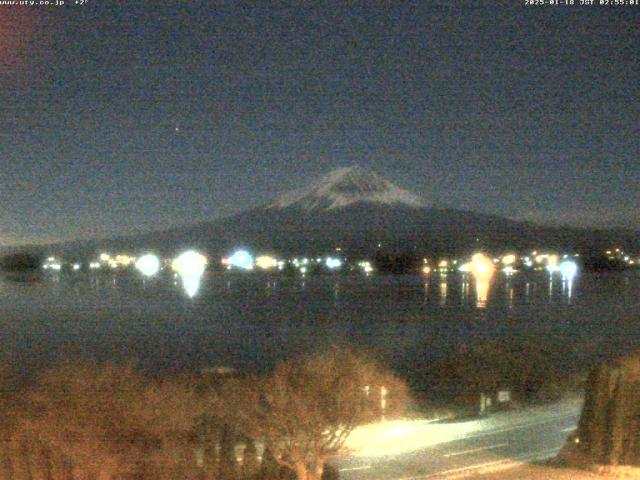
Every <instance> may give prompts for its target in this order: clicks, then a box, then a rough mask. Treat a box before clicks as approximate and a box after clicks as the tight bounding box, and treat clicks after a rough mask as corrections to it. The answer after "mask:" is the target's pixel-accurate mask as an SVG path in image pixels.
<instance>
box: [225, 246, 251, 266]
mask: <svg viewBox="0 0 640 480" xmlns="http://www.w3.org/2000/svg"><path fill="white" fill-rule="evenodd" d="M227 262H228V264H229V265H230V266H232V267H236V268H241V269H242V270H252V269H253V255H251V254H250V253H249V252H247V251H246V250H237V251H236V252H235V253H234V254H233V255H231V256H230V257H229V258H228V259H227Z"/></svg>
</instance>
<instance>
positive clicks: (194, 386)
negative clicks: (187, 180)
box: [0, 349, 407, 480]
mask: <svg viewBox="0 0 640 480" xmlns="http://www.w3.org/2000/svg"><path fill="white" fill-rule="evenodd" d="M5 378H8V376H5ZM376 392H377V393H376ZM380 392H384V401H383V402H382V401H381V400H382V398H381V395H380ZM406 398H407V389H406V387H405V385H404V384H403V382H402V381H400V380H399V379H397V378H396V377H395V376H394V375H393V374H391V373H390V372H389V371H388V370H386V369H385V368H383V367H382V366H381V365H380V364H379V363H377V362H376V361H374V360H372V359H370V358H368V357H366V356H364V355H360V354H356V353H353V352H349V351H344V350H336V349H333V350H330V351H329V352H327V353H324V354H321V355H315V356H308V357H304V358H300V359H296V360H292V361H288V362H282V363H280V364H278V365H277V366H276V368H275V369H274V370H273V372H271V373H270V374H269V375H266V376H264V377H243V378H226V379H224V378H220V377H219V376H216V375H210V374H209V375H207V374H205V375H198V376H184V375H180V376H174V377H172V378H166V377H165V376H163V378H160V379H159V378H153V377H151V376H149V375H143V374H142V373H141V372H140V371H137V370H136V369H134V368H133V367H132V366H116V365H111V364H106V365H98V364H87V363H84V362H83V363H82V364H79V365H78V364H73V363H70V362H69V363H65V364H63V365H60V366H58V367H56V368H53V369H50V370H48V371H46V372H44V373H42V374H41V375H40V376H39V377H38V378H37V379H36V380H35V381H34V382H33V383H31V384H29V385H28V386H22V387H20V386H18V385H17V384H16V383H13V384H12V383H11V382H9V381H7V382H5V388H4V389H3V395H2V399H1V401H2V405H1V407H2V408H1V412H2V417H1V419H0V420H1V428H2V439H3V448H2V449H1V450H0V456H1V458H0V479H3V480H4V479H7V480H9V479H16V480H22V479H25V480H39V479H43V480H49V479H51V480H57V479H64V480H72V479H73V480H94V479H96V480H115V479H140V480H142V479H167V480H169V479H176V478H181V479H191V478H194V479H196V478H197V479H224V480H231V479H264V480H272V479H273V480H275V479H279V478H298V479H300V480H315V479H320V478H323V473H324V477H325V478H326V477H327V474H328V473H330V471H328V470H327V469H325V464H326V462H327V460H329V459H330V458H331V457H332V456H333V455H334V454H335V453H336V452H337V451H338V450H340V448H341V447H342V444H343V443H344V441H345V439H346V438H347V436H348V435H349V433H350V432H351V430H352V429H353V428H355V427H356V426H357V425H358V424H360V423H363V422H367V421H371V420H373V419H378V418H380V416H381V415H387V416H388V415H393V414H395V413H398V412H401V411H402V408H403V406H404V405H405V403H406ZM259 452H262V455H260V456H261V457H262V461H259V455H258V453H259Z"/></svg>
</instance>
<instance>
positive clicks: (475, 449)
mask: <svg viewBox="0 0 640 480" xmlns="http://www.w3.org/2000/svg"><path fill="white" fill-rule="evenodd" d="M507 445H509V444H508V443H499V444H497V445H490V446H488V447H480V448H472V449H471V450H464V451H463V452H455V453H447V454H446V455H442V456H443V457H457V456H458V455H466V454H467V453H475V452H482V451H483V450H494V449H496V448H502V447H506V446H507Z"/></svg>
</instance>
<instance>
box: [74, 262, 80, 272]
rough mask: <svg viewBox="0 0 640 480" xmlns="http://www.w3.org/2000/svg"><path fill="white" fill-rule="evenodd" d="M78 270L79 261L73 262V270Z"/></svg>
mask: <svg viewBox="0 0 640 480" xmlns="http://www.w3.org/2000/svg"><path fill="white" fill-rule="evenodd" d="M78 270H80V264H79V263H74V264H73V271H74V272H77V271H78Z"/></svg>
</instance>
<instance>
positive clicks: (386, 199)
mask: <svg viewBox="0 0 640 480" xmlns="http://www.w3.org/2000/svg"><path fill="white" fill-rule="evenodd" d="M354 203H377V204H384V205H389V206H409V207H416V208H417V207H424V206H426V204H425V202H424V201H423V200H422V199H421V198H420V197H418V196H416V195H413V194H412V193H409V192H407V191H406V190H402V189H401V188H399V187H397V186H395V185H394V184H393V183H391V182H390V181H388V180H386V179H384V178H382V177H381V176H380V175H378V174H376V173H373V172H370V171H368V170H365V169H363V168H361V167H359V166H352V167H345V168H339V169H337V170H333V171H332V172H329V173H328V174H327V175H325V176H324V177H323V178H321V179H320V180H319V181H318V182H316V183H314V184H313V185H311V186H310V187H307V188H302V189H299V190H294V191H292V192H289V193H286V194H284V195H283V196H281V197H280V198H279V199H278V200H277V201H276V202H274V203H273V204H271V205H270V207H271V208H287V207H298V208H302V209H304V210H314V209H323V210H332V209H335V208H341V207H345V206H347V205H351V204H354Z"/></svg>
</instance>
